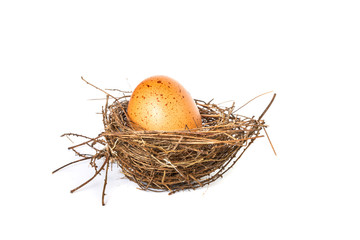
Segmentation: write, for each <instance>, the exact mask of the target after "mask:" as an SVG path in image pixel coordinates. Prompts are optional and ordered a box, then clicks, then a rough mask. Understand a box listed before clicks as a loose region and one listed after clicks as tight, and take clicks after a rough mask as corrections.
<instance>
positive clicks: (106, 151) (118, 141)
mask: <svg viewBox="0 0 360 240" xmlns="http://www.w3.org/2000/svg"><path fill="white" fill-rule="evenodd" d="M275 96H276V95H275V94H274V97H273V98H272V100H271V102H270V103H269V105H268V106H267V107H266V109H265V110H264V111H263V113H262V114H261V115H260V117H259V118H257V119H256V118H254V117H245V116H241V115H239V114H236V111H237V110H235V106H234V104H233V105H232V106H231V107H220V106H219V105H216V104H214V103H212V101H210V102H205V101H201V100H195V103H196V105H197V107H198V109H199V111H200V114H201V117H202V127H201V128H198V129H184V130H181V131H136V130H134V129H133V128H132V126H131V123H130V122H129V119H128V116H127V106H128V101H129V97H130V96H129V95H125V94H124V93H123V96H121V97H119V98H117V97H113V96H112V95H110V94H108V93H107V98H106V104H105V106H104V107H103V109H102V115H103V124H104V131H103V132H101V133H100V134H99V135H98V136H97V137H95V138H89V137H86V136H83V135H79V134H74V133H67V134H64V135H63V136H77V137H82V138H84V139H85V140H84V141H83V142H82V143H80V144H77V145H74V146H71V147H69V149H71V150H73V151H74V152H75V153H76V155H77V156H79V158H80V159H78V160H76V161H74V162H71V163H68V164H66V165H64V166H62V167H61V168H58V169H57V170H55V171H54V172H53V173H55V172H57V171H58V170H60V169H62V168H64V167H66V166H69V165H71V164H74V163H77V162H81V161H89V163H90V165H91V166H92V167H93V168H94V170H95V174H94V175H93V176H92V177H91V178H90V179H89V180H87V181H86V182H84V183H83V184H81V185H80V186H78V187H77V188H75V189H73V190H71V192H72V193H73V192H75V191H76V190H78V189H79V188H81V187H83V186H85V185H86V184H87V183H89V182H91V181H92V180H93V179H94V178H95V177H96V176H98V175H99V174H100V173H101V172H102V171H105V180H104V185H103V192H102V204H103V205H104V204H105V203H104V196H105V188H106V185H107V177H108V171H109V165H112V164H116V165H117V166H119V168H120V169H121V172H122V173H123V174H124V175H125V177H126V178H128V179H129V180H131V181H133V182H135V183H136V184H137V185H138V186H139V188H140V189H142V190H148V191H168V192H169V194H173V193H175V192H178V191H181V190H185V189H196V188H199V187H203V186H204V185H207V184H210V183H212V182H214V181H216V180H217V179H218V178H220V177H222V176H223V175H224V173H226V172H227V171H228V170H229V169H230V168H232V167H233V166H234V164H235V163H236V162H237V161H238V160H239V159H240V157H241V156H242V155H243V154H244V152H245V151H246V150H247V149H248V148H249V146H250V145H251V144H252V143H253V142H254V141H255V139H257V138H260V137H263V136H262V135H260V131H261V130H264V131H265V128H266V127H267V126H266V125H265V121H264V120H262V117H263V116H264V114H265V113H266V111H267V110H268V109H269V107H270V106H271V104H272V102H273V100H274V98H275ZM110 99H111V100H112V101H110ZM265 133H266V131H265ZM266 136H267V134H266ZM270 144H271V142H270ZM84 145H87V146H89V147H90V148H92V149H93V150H94V153H93V154H84V153H80V151H79V148H80V147H82V146H84ZM99 146H100V147H99ZM271 146H272V145H271Z"/></svg>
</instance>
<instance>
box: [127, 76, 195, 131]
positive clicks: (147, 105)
mask: <svg viewBox="0 0 360 240" xmlns="http://www.w3.org/2000/svg"><path fill="white" fill-rule="evenodd" d="M127 114H128V117H129V120H130V122H131V123H132V126H133V127H134V129H135V130H141V129H143V130H159V131H174V130H184V129H193V128H201V115H200V112H199V109H198V108H197V106H196V104H195V102H194V100H193V99H192V97H191V96H190V94H189V93H188V91H186V89H185V88H184V87H183V86H181V85H180V83H178V82H177V81H175V80H174V79H172V78H170V77H166V76H153V77H150V78H147V79H145V80H144V81H142V82H141V83H140V84H139V85H138V86H137V87H136V88H135V90H134V91H133V93H132V95H131V97H130V100H129V104H128V109H127Z"/></svg>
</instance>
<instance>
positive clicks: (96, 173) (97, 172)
mask: <svg viewBox="0 0 360 240" xmlns="http://www.w3.org/2000/svg"><path fill="white" fill-rule="evenodd" d="M108 161H109V160H108V159H107V160H105V161H104V163H103V165H102V166H101V167H100V168H99V170H97V171H96V172H95V174H94V176H92V177H91V178H90V179H89V180H87V181H86V182H84V183H83V184H81V185H80V186H78V187H76V188H74V189H73V190H71V191H70V192H71V193H73V192H75V191H77V190H79V189H80V188H82V187H83V186H85V185H86V184H88V183H89V182H91V181H92V180H93V179H94V178H95V177H96V176H97V175H98V174H99V173H100V172H101V171H102V170H103V168H104V167H105V165H106V164H107V162H108Z"/></svg>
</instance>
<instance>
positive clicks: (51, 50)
mask: <svg viewBox="0 0 360 240" xmlns="http://www.w3.org/2000/svg"><path fill="white" fill-rule="evenodd" d="M359 13H360V5H359V1H346V0H342V1H319V0H309V1H307V0H302V1H184V0H183V1H177V2H176V3H175V1H36V0H34V1H1V2H0V35H1V36H0V79H1V87H0V91H1V93H0V98H1V101H0V104H1V125H0V130H1V131H0V132H1V140H2V143H1V155H0V156H1V162H2V168H1V174H0V184H1V192H2V194H1V198H0V210H1V212H0V218H1V229H2V230H1V231H0V236H1V237H0V238H1V239H35V238H36V239H144V238H146V239H360V192H359V191H360V174H359V173H360V157H359V151H358V145H359V124H358V122H359V116H360V115H359V107H358V103H359V102H360V101H359V100H360V98H359V96H358V94H359V85H358V84H357V82H358V81H359V80H360V68H359V67H360V14H359ZM155 74H164V75H168V76H170V77H173V78H175V79H177V80H178V81H179V82H181V83H182V85H183V86H184V87H185V88H186V89H187V90H188V91H189V92H190V93H191V94H192V96H193V97H194V98H199V99H203V100H210V99H211V98H215V101H216V102H217V103H220V102H223V101H227V100H234V101H235V102H236V103H237V105H238V106H240V105H241V104H243V103H245V102H247V101H248V100H250V99H251V98H253V97H255V96H257V95H259V94H261V93H263V92H267V91H271V90H273V91H274V92H276V93H277V98H276V100H275V102H274V104H273V106H272V107H271V109H270V110H269V111H268V113H267V114H266V116H265V118H264V119H265V120H266V122H267V123H268V124H269V128H268V133H269V134H270V137H271V140H272V142H273V144H274V147H275V148H276V150H277V153H278V155H277V157H276V156H275V155H274V154H273V152H272V149H271V147H270V145H269V143H268V141H267V140H266V138H262V139H258V140H256V141H255V143H254V144H253V145H252V146H251V147H250V148H249V149H248V151H247V152H246V153H245V154H244V156H243V157H242V159H241V160H240V161H239V162H238V163H237V164H236V165H235V167H234V168H233V169H232V170H231V171H229V172H228V173H227V174H226V175H225V176H224V178H223V179H221V180H219V181H217V182H216V183H214V184H212V185H210V186H209V187H205V188H203V189H199V190H196V191H187V192H181V193H177V194H175V195H172V196H168V195H167V194H166V193H151V192H143V191H140V190H138V189H137V188H136V185H135V184H134V183H131V182H129V181H128V180H126V179H123V176H122V175H121V174H120V173H119V169H117V168H116V167H115V168H113V171H112V172H111V175H110V177H109V183H108V188H107V195H106V203H107V205H106V206H105V207H103V206H101V191H102V183H103V178H102V177H103V175H102V176H101V177H99V178H97V179H96V180H94V181H93V182H92V183H90V184H89V185H88V186H86V187H85V188H83V189H82V190H80V191H78V192H76V193H74V194H70V193H69V190H70V189H72V188H74V187H76V186H77V185H79V184H80V183H82V182H83V181H85V180H86V179H87V178H88V177H90V176H92V174H93V170H92V169H91V168H90V167H89V166H88V164H87V163H80V164H78V165H76V166H75V165H74V166H73V167H70V168H67V169H64V170H63V171H61V172H58V173H57V174H55V175H52V174H51V171H52V170H54V169H55V168H57V167H59V166H61V165H63V164H65V163H67V162H70V161H73V160H75V159H76V158H75V156H74V154H73V153H72V152H70V151H68V150H67V147H69V146H71V145H72V143H71V142H70V141H69V140H68V139H66V138H60V137H59V136H60V135H61V134H62V133H65V132H76V133H81V134H84V135H87V136H96V134H98V133H99V132H101V130H102V125H101V124H102V122H101V116H100V115H98V114H96V113H97V112H99V111H100V109H101V106H102V104H103V103H104V102H103V101H95V100H94V101H89V99H93V98H102V97H104V94H102V93H101V92H100V91H98V90H96V89H94V88H92V87H91V86H89V85H86V84H85V83H84V82H82V81H81V80H80V76H84V77H85V78H86V79H87V80H88V81H90V82H91V83H93V84H95V85H97V86H98V87H101V88H118V89H122V90H132V89H133V88H135V87H136V85H137V84H138V83H139V82H140V81H141V80H143V79H145V78H146V77H149V76H152V75H155ZM270 99H271V94H268V95H265V96H263V97H261V98H259V99H257V100H256V101H254V102H252V103H251V104H249V105H248V106H247V107H246V108H244V109H243V111H242V113H243V114H246V115H255V116H259V114H260V113H261V112H262V110H263V109H264V108H265V106H266V104H267V103H268V102H269V101H270ZM73 140H76V139H73Z"/></svg>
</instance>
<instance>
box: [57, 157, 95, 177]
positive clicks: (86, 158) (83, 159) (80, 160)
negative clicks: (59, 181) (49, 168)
mask: <svg viewBox="0 0 360 240" xmlns="http://www.w3.org/2000/svg"><path fill="white" fill-rule="evenodd" d="M90 158H91V157H85V158H82V159H79V160H76V161H73V162H70V163H68V164H65V165H64V166H62V167H59V168H58V169H56V170H54V171H53V172H52V174H54V173H56V172H57V171H59V170H61V169H63V168H65V167H67V166H70V165H72V164H74V163H77V162H82V161H85V160H88V159H90Z"/></svg>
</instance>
